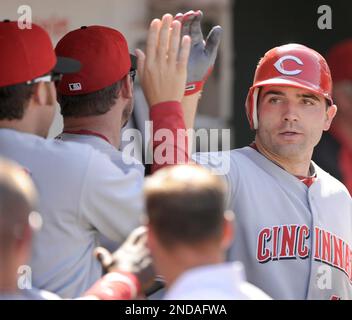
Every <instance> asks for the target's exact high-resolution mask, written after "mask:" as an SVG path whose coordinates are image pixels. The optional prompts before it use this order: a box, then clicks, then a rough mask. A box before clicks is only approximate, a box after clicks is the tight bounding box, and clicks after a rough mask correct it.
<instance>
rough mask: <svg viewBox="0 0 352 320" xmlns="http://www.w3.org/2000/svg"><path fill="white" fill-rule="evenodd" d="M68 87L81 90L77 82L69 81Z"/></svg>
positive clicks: (72, 89)
mask: <svg viewBox="0 0 352 320" xmlns="http://www.w3.org/2000/svg"><path fill="white" fill-rule="evenodd" d="M68 87H69V88H70V91H79V90H82V85H81V84H80V83H79V82H76V83H69V84H68Z"/></svg>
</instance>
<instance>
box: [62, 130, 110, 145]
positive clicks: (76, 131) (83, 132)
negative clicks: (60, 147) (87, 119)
mask: <svg viewBox="0 0 352 320" xmlns="http://www.w3.org/2000/svg"><path fill="white" fill-rule="evenodd" d="M62 133H70V134H81V135H86V136H95V137H98V138H101V139H103V140H105V141H106V142H108V143H110V141H109V139H108V138H107V137H106V136H104V135H103V134H101V133H98V132H95V131H91V130H85V129H81V130H64V131H63V132H62ZM110 144H111V143H110Z"/></svg>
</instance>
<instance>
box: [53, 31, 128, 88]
mask: <svg viewBox="0 0 352 320" xmlns="http://www.w3.org/2000/svg"><path fill="white" fill-rule="evenodd" d="M55 51H56V54H57V55H60V56H63V57H69V58H73V59H77V60H79V61H80V62H81V63H82V69H81V70H80V72H78V73H76V74H72V75H65V76H63V78H62V80H61V81H60V83H59V84H58V87H57V90H58V92H60V93H61V94H63V95H81V94H87V93H91V92H95V91H98V90H101V89H103V88H106V87H108V86H110V85H112V84H114V83H115V82H117V81H119V80H121V79H122V78H123V77H125V76H126V75H127V74H128V72H129V71H130V69H131V57H130V54H129V51H128V45H127V41H126V39H125V37H124V36H123V35H122V34H121V33H120V32H119V31H117V30H115V29H112V28H108V27H104V26H88V27H87V26H83V27H81V28H80V29H77V30H73V31H71V32H69V33H68V34H66V35H65V36H64V37H63V38H62V39H61V40H60V41H59V42H58V44H57V46H56V48H55Z"/></svg>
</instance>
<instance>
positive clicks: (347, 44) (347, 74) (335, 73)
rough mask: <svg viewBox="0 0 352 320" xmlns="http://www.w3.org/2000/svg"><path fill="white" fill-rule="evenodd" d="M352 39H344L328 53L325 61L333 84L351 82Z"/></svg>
mask: <svg viewBox="0 0 352 320" xmlns="http://www.w3.org/2000/svg"><path fill="white" fill-rule="evenodd" d="M351 58H352V39H346V40H344V41H342V42H339V43H338V44H336V45H334V46H333V47H332V48H331V49H330V50H329V52H328V54H327V56H326V60H327V62H328V65H329V67H330V70H331V75H332V80H333V81H334V82H338V81H343V80H350V81H352V59H351Z"/></svg>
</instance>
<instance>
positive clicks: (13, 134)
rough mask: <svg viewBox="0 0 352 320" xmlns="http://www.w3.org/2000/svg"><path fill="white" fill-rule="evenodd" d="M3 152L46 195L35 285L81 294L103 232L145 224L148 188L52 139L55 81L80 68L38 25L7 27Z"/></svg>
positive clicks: (1, 87) (1, 61) (0, 114)
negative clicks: (144, 194) (142, 218)
mask: <svg viewBox="0 0 352 320" xmlns="http://www.w3.org/2000/svg"><path fill="white" fill-rule="evenodd" d="M0 47H1V50H0V155H1V156H3V157H6V158H9V159H12V160H14V161H16V162H18V163H19V164H20V165H21V166H22V167H23V168H24V169H25V170H26V171H27V172H28V173H29V174H30V175H31V177H32V178H33V180H34V183H35V185H36V187H37V189H38V191H39V195H40V200H41V201H40V206H39V211H40V213H41V215H42V218H43V222H44V223H43V228H42V230H41V231H40V232H38V233H37V234H36V235H35V236H34V239H33V252H32V256H31V261H30V266H31V268H32V272H33V274H32V279H33V285H34V286H35V287H37V288H40V289H46V290H49V291H51V292H54V293H56V294H59V295H60V296H62V297H64V298H70V297H77V296H79V295H81V294H82V293H83V292H84V291H85V290H87V289H88V288H89V287H90V286H91V285H92V284H93V283H94V282H95V281H96V280H97V279H99V278H100V277H101V274H102V268H101V266H100V264H99V262H98V261H96V259H95V258H94V256H93V251H94V248H95V247H96V246H97V244H98V242H97V237H98V235H99V234H104V235H105V236H107V237H109V238H111V239H112V240H115V241H120V240H121V239H124V238H125V237H126V236H127V235H128V234H129V233H130V231H131V230H133V229H134V228H135V227H136V226H138V225H139V224H140V216H141V214H142V190H141V188H139V187H138V188H137V187H136V183H135V181H136V174H134V173H131V174H130V175H126V174H123V172H122V171H121V170H120V169H118V168H117V167H116V166H115V165H114V164H113V163H112V162H111V161H110V159H109V158H108V157H107V156H106V155H104V154H102V153H100V152H98V151H96V150H94V149H93V148H91V147H90V146H86V145H80V144H75V143H64V142H62V141H57V140H45V139H43V137H46V136H47V133H48V130H49V127H50V125H51V122H52V119H53V115H54V105H55V101H56V90H55V86H54V81H56V80H59V79H60V76H61V75H62V74H64V73H67V72H76V71H78V69H79V63H78V62H77V61H76V60H73V59H70V58H57V57H56V55H55V52H54V49H53V47H52V44H51V41H50V38H49V36H48V34H47V33H46V32H45V31H44V30H43V29H42V28H40V27H39V26H37V25H35V24H33V25H32V29H24V30H21V29H19V28H18V26H17V23H16V22H10V21H4V22H0Z"/></svg>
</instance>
